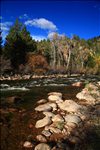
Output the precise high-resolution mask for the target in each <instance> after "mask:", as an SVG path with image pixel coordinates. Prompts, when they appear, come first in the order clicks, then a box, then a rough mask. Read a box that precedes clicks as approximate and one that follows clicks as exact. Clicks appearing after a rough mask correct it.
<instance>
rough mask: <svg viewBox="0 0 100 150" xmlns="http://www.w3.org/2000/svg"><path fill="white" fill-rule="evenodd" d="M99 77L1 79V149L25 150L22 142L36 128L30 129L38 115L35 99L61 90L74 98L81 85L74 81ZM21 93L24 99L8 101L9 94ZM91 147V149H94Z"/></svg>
mask: <svg viewBox="0 0 100 150" xmlns="http://www.w3.org/2000/svg"><path fill="white" fill-rule="evenodd" d="M98 80H99V78H98V77H97V78H83V77H70V78H67V77H66V78H64V77H63V78H37V79H30V80H16V81H2V82H1V87H0V88H1V112H2V113H1V114H2V116H1V119H0V126H1V142H2V144H1V149H2V150H23V149H24V148H23V146H22V143H23V142H24V141H25V140H27V138H28V136H29V135H35V130H34V129H33V131H32V129H30V124H34V123H35V120H36V119H37V118H38V117H39V114H38V115H35V114H34V113H35V112H34V107H35V106H36V102H37V101H38V100H40V99H47V94H48V93H49V92H53V91H56V92H61V93H62V94H63V99H73V100H75V99H76V97H75V95H76V94H77V93H78V92H79V91H81V89H82V87H81V88H79V87H73V86H71V85H72V83H75V82H78V81H82V82H84V83H85V84H86V83H88V82H89V81H92V82H95V81H98ZM12 96H19V97H20V98H21V100H22V101H20V102H19V103H16V104H15V103H12V104H8V103H7V98H8V97H12ZM91 150H92V149H91Z"/></svg>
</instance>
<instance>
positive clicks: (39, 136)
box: [36, 135, 47, 142]
mask: <svg viewBox="0 0 100 150" xmlns="http://www.w3.org/2000/svg"><path fill="white" fill-rule="evenodd" d="M36 139H37V140H38V141H39V142H47V139H46V138H45V136H43V135H37V136H36Z"/></svg>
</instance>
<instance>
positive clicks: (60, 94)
mask: <svg viewBox="0 0 100 150" xmlns="http://www.w3.org/2000/svg"><path fill="white" fill-rule="evenodd" d="M50 95H56V96H59V97H61V98H62V93H59V92H50V93H48V96H50Z"/></svg>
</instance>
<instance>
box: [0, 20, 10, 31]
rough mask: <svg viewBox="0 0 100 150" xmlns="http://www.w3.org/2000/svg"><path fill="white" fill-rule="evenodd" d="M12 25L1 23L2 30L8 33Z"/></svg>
mask: <svg viewBox="0 0 100 150" xmlns="http://www.w3.org/2000/svg"><path fill="white" fill-rule="evenodd" d="M11 25H12V22H1V23H0V28H1V31H8V30H9V27H10V26H11Z"/></svg>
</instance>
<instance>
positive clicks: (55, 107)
mask: <svg viewBox="0 0 100 150" xmlns="http://www.w3.org/2000/svg"><path fill="white" fill-rule="evenodd" d="M48 104H49V106H51V107H52V109H53V111H55V110H57V104H55V103H48Z"/></svg>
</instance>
